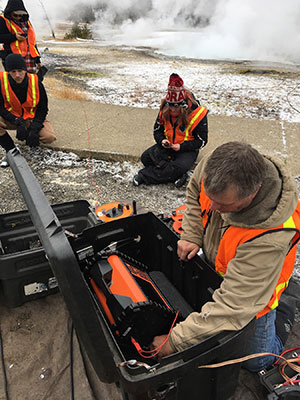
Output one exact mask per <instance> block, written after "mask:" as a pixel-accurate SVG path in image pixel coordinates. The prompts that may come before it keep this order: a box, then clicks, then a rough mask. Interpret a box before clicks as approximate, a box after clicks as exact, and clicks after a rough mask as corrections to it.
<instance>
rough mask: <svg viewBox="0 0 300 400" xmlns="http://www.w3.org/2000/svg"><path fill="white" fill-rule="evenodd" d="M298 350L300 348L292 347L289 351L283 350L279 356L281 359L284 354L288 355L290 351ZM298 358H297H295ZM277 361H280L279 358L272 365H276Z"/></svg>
mask: <svg viewBox="0 0 300 400" xmlns="http://www.w3.org/2000/svg"><path fill="white" fill-rule="evenodd" d="M299 349H300V347H292V348H291V349H287V350H285V351H283V352H282V353H281V354H280V356H281V357H282V356H283V355H284V354H286V353H290V352H291V351H295V350H299ZM297 358H298V357H297ZM297 358H296V359H297ZM279 361H280V358H278V360H276V361H275V362H274V363H273V365H277V364H278V363H279Z"/></svg>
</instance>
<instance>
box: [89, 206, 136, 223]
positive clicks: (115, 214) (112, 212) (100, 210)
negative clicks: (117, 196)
mask: <svg viewBox="0 0 300 400" xmlns="http://www.w3.org/2000/svg"><path fill="white" fill-rule="evenodd" d="M96 215H97V217H98V219H99V220H100V221H102V222H110V221H114V220H117V219H121V218H127V217H130V216H131V215H133V208H132V206H131V205H130V204H128V203H124V202H118V201H117V202H113V203H106V204H102V205H101V206H99V207H97V208H96Z"/></svg>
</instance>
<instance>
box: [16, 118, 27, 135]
mask: <svg viewBox="0 0 300 400" xmlns="http://www.w3.org/2000/svg"><path fill="white" fill-rule="evenodd" d="M15 125H16V127H17V135H16V138H17V139H18V140H21V141H23V140H25V139H26V138H27V136H28V131H27V128H26V124H25V121H24V119H23V118H22V117H18V118H16V119H15Z"/></svg>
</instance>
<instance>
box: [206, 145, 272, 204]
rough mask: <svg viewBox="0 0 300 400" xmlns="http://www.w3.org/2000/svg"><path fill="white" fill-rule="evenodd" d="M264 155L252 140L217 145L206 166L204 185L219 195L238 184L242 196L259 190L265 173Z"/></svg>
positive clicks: (240, 196)
mask: <svg viewBox="0 0 300 400" xmlns="http://www.w3.org/2000/svg"><path fill="white" fill-rule="evenodd" d="M265 169H266V165H265V161H264V157H263V156H262V155H261V154H260V153H259V152H258V151H257V150H255V149H254V148H253V147H252V146H250V144H247V143H242V142H228V143H225V144H222V145H221V146H219V147H217V148H216V149H215V150H214V151H213V153H212V154H211V155H210V157H209V158H208V160H207V163H206V165H205V168H204V181H203V183H204V187H205V189H206V190H207V191H208V193H210V194H213V195H219V194H221V193H223V192H224V191H226V190H227V189H228V188H229V187H235V188H236V190H237V195H238V199H239V200H240V199H243V198H245V197H248V196H250V195H251V194H253V193H255V191H256V190H257V188H258V186H259V185H261V184H262V182H263V179H264V177H265Z"/></svg>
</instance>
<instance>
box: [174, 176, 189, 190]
mask: <svg viewBox="0 0 300 400" xmlns="http://www.w3.org/2000/svg"><path fill="white" fill-rule="evenodd" d="M187 177H188V176H187V173H185V174H183V175H182V176H181V177H180V178H178V179H177V180H176V181H175V182H174V185H175V187H177V188H180V187H181V186H183V185H184V184H185V182H186V180H187Z"/></svg>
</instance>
